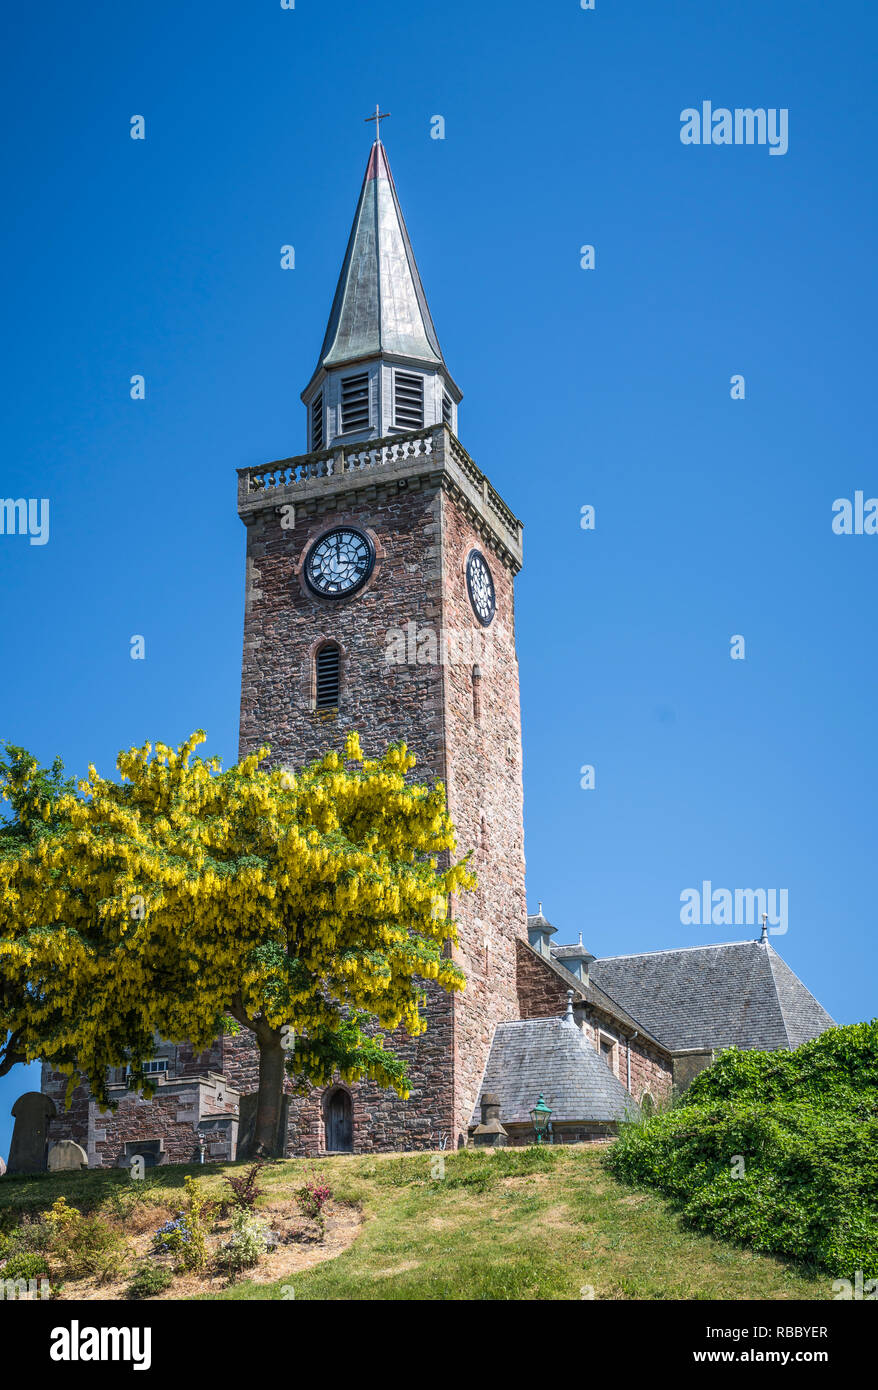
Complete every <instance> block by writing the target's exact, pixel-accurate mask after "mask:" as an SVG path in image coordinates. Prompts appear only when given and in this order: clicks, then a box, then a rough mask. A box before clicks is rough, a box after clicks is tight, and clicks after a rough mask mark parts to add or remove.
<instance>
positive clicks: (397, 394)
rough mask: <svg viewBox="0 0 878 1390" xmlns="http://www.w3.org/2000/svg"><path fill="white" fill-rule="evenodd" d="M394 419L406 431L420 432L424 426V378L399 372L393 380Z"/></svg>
mask: <svg viewBox="0 0 878 1390" xmlns="http://www.w3.org/2000/svg"><path fill="white" fill-rule="evenodd" d="M393 419H394V423H395V424H396V425H398V426H399V427H400V429H404V430H419V429H421V428H422V427H423V424H424V378H423V377H422V376H412V375H411V374H410V373H409V372H397V373H396V375H395V377H394V379H393Z"/></svg>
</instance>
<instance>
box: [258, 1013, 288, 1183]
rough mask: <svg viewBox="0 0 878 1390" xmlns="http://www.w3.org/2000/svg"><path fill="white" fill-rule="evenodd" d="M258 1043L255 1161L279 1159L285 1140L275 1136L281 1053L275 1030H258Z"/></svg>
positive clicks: (280, 1101)
mask: <svg viewBox="0 0 878 1390" xmlns="http://www.w3.org/2000/svg"><path fill="white" fill-rule="evenodd" d="M256 1037H257V1041H258V1043H259V1094H258V1097H257V1100H256V1127H255V1129H254V1132H253V1153H254V1155H255V1156H256V1157H262V1158H282V1157H283V1152H284V1149H285V1147H286V1143H285V1140H286V1136H285V1135H281V1134H280V1133H279V1130H280V1122H281V1114H282V1112H283V1092H284V1076H285V1075H286V1072H285V1070H284V1050H283V1047H282V1046H281V1041H280V1032H279V1031H278V1030H277V1029H270V1030H269V1029H266V1030H265V1035H263V1034H262V1030H261V1029H260V1031H259V1032H258V1033H257V1035H256Z"/></svg>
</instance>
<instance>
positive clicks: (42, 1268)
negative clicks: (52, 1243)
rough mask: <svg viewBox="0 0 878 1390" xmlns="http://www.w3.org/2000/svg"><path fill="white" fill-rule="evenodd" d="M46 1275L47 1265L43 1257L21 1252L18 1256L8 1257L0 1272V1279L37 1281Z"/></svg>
mask: <svg viewBox="0 0 878 1390" xmlns="http://www.w3.org/2000/svg"><path fill="white" fill-rule="evenodd" d="M48 1273H49V1264H48V1261H47V1260H46V1257H45V1255H37V1254H36V1253H34V1252H33V1251H22V1252H21V1253H20V1254H16V1255H10V1256H9V1259H8V1260H7V1261H6V1264H5V1265H4V1266H3V1269H2V1270H0V1279H39V1278H41V1277H45V1276H47V1275H48Z"/></svg>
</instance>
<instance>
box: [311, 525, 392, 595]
mask: <svg viewBox="0 0 878 1390" xmlns="http://www.w3.org/2000/svg"><path fill="white" fill-rule="evenodd" d="M374 564H375V547H374V546H373V544H372V542H371V541H370V540H369V537H368V536H365V535H363V532H362V531H355V530H354V529H353V527H351V526H337V527H336V528H335V530H334V531H328V532H327V533H326V535H325V536H321V537H320V540H319V541H316V542H315V543H314V545H313V546H312V547H311V549H310V551H309V552H308V558H307V560H306V561H305V579H306V581H307V584H308V587H309V589H312V590H313V591H314V593H315V594H320V596H321V597H322V598H344V597H345V596H346V595H347V594H353V593H355V592H356V590H357V589H359V588H361V587H362V585H363V584H365V582H366V580H367V579H368V578H369V575H370V574H371V573H372V566H373V565H374Z"/></svg>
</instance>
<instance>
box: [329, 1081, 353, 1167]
mask: <svg viewBox="0 0 878 1390" xmlns="http://www.w3.org/2000/svg"><path fill="white" fill-rule="evenodd" d="M324 1117H325V1121H326V1152H327V1153H331V1154H349V1153H353V1150H354V1108H353V1106H352V1105H351V1098H350V1096H349V1095H348V1093H347V1091H345V1090H343V1089H342V1087H341V1086H336V1088H335V1090H333V1091H330V1092H329V1095H328V1096H327V1097H326V1102H325V1106H324Z"/></svg>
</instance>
